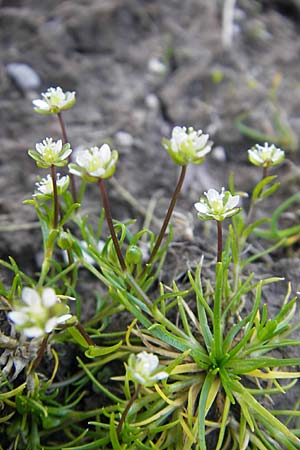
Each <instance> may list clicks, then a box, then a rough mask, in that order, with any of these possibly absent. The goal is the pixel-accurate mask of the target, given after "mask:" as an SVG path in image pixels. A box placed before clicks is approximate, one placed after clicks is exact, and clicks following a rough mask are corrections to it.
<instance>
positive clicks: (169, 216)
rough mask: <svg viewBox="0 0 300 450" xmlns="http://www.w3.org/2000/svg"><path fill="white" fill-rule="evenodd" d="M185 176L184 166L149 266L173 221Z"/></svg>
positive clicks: (149, 260)
mask: <svg viewBox="0 0 300 450" xmlns="http://www.w3.org/2000/svg"><path fill="white" fill-rule="evenodd" d="M185 174H186V166H182V167H181V173H180V176H179V179H178V182H177V185H176V188H175V190H174V193H173V196H172V198H171V201H170V204H169V208H168V211H167V214H166V216H165V219H164V221H163V224H162V227H161V230H160V232H159V235H158V238H157V240H156V243H155V245H154V248H153V250H152V252H151V255H150V257H149V259H148V261H147V264H151V263H152V261H153V259H154V258H155V256H156V253H157V252H158V249H159V247H160V244H161V242H162V240H163V237H164V235H165V232H166V229H167V227H168V225H169V222H170V219H171V215H172V212H173V210H174V207H175V204H176V201H177V197H178V195H179V193H180V191H181V188H182V185H183V181H184V178H185Z"/></svg>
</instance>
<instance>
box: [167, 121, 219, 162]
mask: <svg viewBox="0 0 300 450" xmlns="http://www.w3.org/2000/svg"><path fill="white" fill-rule="evenodd" d="M208 139H209V135H208V134H203V133H202V130H198V131H195V130H194V129H193V128H192V127H189V128H188V130H187V129H186V127H175V128H173V131H172V137H171V139H170V140H168V139H163V141H162V142H163V146H164V147H165V148H166V149H167V150H168V152H169V154H170V156H171V158H172V159H173V160H174V161H175V163H176V164H179V165H180V166H185V165H187V164H189V163H192V164H201V163H202V162H203V161H204V157H205V156H206V155H207V153H209V152H210V151H211V143H210V142H209V141H208Z"/></svg>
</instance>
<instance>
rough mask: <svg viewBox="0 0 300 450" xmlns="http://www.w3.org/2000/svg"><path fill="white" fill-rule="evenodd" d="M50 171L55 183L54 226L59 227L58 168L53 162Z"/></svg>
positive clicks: (53, 183)
mask: <svg viewBox="0 0 300 450" xmlns="http://www.w3.org/2000/svg"><path fill="white" fill-rule="evenodd" d="M50 173H51V178H52V185H53V228H54V230H56V229H57V226H58V214H59V206H58V195H57V184H56V170H55V166H54V165H53V164H52V165H51V167H50Z"/></svg>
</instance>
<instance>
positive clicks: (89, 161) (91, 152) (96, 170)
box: [69, 144, 118, 182]
mask: <svg viewBox="0 0 300 450" xmlns="http://www.w3.org/2000/svg"><path fill="white" fill-rule="evenodd" d="M117 160H118V152H117V151H116V150H112V151H111V149H110V147H109V145H108V144H103V145H102V147H100V148H98V147H91V148H89V149H85V150H78V152H77V154H76V158H75V161H76V163H75V164H69V169H70V172H71V173H73V174H74V175H78V176H81V177H83V178H85V179H86V180H87V181H92V182H93V181H97V180H98V179H99V178H109V177H111V176H112V175H113V173H114V171H115V168H116V162H117Z"/></svg>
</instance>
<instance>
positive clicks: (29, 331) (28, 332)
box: [22, 327, 45, 338]
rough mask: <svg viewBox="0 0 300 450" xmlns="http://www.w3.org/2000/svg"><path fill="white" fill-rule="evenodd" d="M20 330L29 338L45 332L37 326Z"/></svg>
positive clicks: (39, 335)
mask: <svg viewBox="0 0 300 450" xmlns="http://www.w3.org/2000/svg"><path fill="white" fill-rule="evenodd" d="M22 331H23V333H24V335H25V336H27V337H29V338H37V337H41V336H43V335H44V334H45V332H44V331H43V330H42V329H41V328H39V327H31V328H24V330H22Z"/></svg>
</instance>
